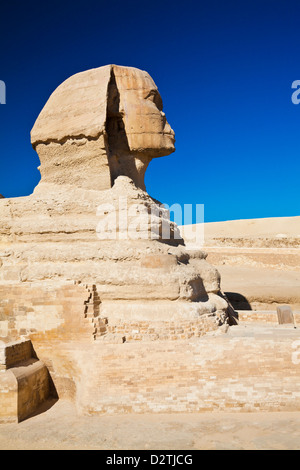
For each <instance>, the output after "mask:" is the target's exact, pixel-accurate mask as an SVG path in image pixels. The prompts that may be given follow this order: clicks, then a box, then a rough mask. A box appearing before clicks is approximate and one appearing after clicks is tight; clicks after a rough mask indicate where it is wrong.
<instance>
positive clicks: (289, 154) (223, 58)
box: [0, 0, 300, 222]
mask: <svg viewBox="0 0 300 470" xmlns="http://www.w3.org/2000/svg"><path fill="white" fill-rule="evenodd" d="M0 10H1V11H0V38H1V56H0V57H1V61H0V80H3V81H4V82H5V83H6V91H7V96H6V104H5V105H0V123H1V126H0V193H1V194H3V195H4V196H6V197H16V196H24V195H28V194H30V193H31V192H32V191H33V189H34V187H35V186H36V184H37V183H38V181H39V179H40V176H39V172H38V171H37V166H38V165H39V160H38V157H37V154H36V153H35V151H34V150H33V149H32V148H31V144H30V130H31V128H32V126H33V124H34V122H35V120H36V118H37V116H38V114H39V112H40V111H41V109H42V108H43V106H44V104H45V103H46V101H47V99H48V98H49V96H50V94H51V93H52V92H53V91H54V89H55V88H56V87H57V86H58V85H59V84H60V83H61V82H62V81H64V80H65V79H67V78H68V77H69V76H71V75H73V74H75V73H77V72H81V71H83V70H87V69H90V68H94V67H100V66H102V65H107V64H117V65H128V66H133V67H137V68H140V69H143V70H147V71H148V72H149V73H150V75H151V76H152V78H153V79H154V81H155V82H156V84H157V86H158V88H159V91H160V93H161V95H162V98H163V102H164V111H165V113H166V116H167V119H168V121H169V123H170V124H171V126H172V128H173V129H174V130H175V133H176V152H175V153H174V154H172V155H170V156H169V157H164V158H159V159H156V160H154V161H152V162H151V164H150V166H149V168H148V170H147V173H146V186H147V190H148V192H149V193H150V194H151V196H153V197H155V198H156V199H159V200H160V201H161V202H164V203H167V204H169V205H171V204H174V203H179V204H194V205H195V204H204V205H205V221H207V222H211V221H221V220H231V219H249V218H260V217H280V216H294V215H300V204H299V203H300V196H299V173H300V158H299V156H300V126H299V123H300V104H299V105H295V104H293V103H292V100H291V96H292V93H293V91H294V90H292V88H291V86H292V82H293V81H294V80H300V58H299V50H300V1H299V0H297V1H293V0H207V1H203V0H198V1H190V0H184V1H178V0H173V1H169V0H160V1H157V0H152V1H147V2H146V1H143V0H139V1H131V0H126V1H119V0H114V1H103V0H98V1H94V0H85V1H76V0H74V1H69V0H60V1H57V0H52V1H51V2H39V3H38V2H36V1H34V2H33V1H31V0H26V2H24V1H16V0H15V1H14V0H10V1H8V0H6V1H5V2H2V3H1V7H0Z"/></svg>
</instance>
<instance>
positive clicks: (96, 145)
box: [0, 65, 228, 412]
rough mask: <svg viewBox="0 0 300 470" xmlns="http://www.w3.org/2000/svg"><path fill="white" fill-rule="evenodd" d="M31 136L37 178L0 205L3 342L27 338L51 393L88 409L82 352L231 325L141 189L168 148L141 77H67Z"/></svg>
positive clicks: (208, 277) (156, 105) (216, 283)
mask: <svg viewBox="0 0 300 470" xmlns="http://www.w3.org/2000/svg"><path fill="white" fill-rule="evenodd" d="M31 141H32V145H33V146H34V148H35V149H36V151H37V153H38V155H39V157H40V161H41V166H40V172H41V181H40V183H39V184H38V186H37V187H36V188H35V190H34V193H33V194H32V195H30V196H28V197H22V198H17V199H3V200H1V201H0V214H1V225H0V337H1V336H2V337H6V338H7V339H8V338H9V339H11V340H12V339H13V340H17V339H19V338H20V337H21V336H22V337H25V338H30V339H31V340H32V341H33V343H34V348H35V350H37V351H38V357H39V358H40V359H41V360H42V361H43V362H44V363H45V364H46V365H47V367H48V369H49V371H50V373H51V376H52V378H53V381H54V384H55V386H56V388H57V390H58V393H59V396H66V397H68V398H70V399H74V400H75V401H76V400H77V399H78V397H79V389H80V401H81V404H82V409H86V407H85V406H84V404H83V401H84V400H86V403H88V402H89V401H90V397H89V390H88V389H86V391H84V390H85V385H84V383H82V377H83V370H84V368H85V367H88V366H87V365H86V364H83V363H82V358H83V351H85V353H86V354H88V355H89V354H92V355H93V357H94V358H97V357H98V356H97V354H96V355H95V350H98V352H99V353H100V351H105V348H106V347H107V345H108V344H116V343H119V345H120V346H121V347H122V345H124V344H126V345H127V346H128V347H131V346H130V344H131V343H136V342H143V343H145V344H147V343H149V342H151V343H154V342H163V341H172V342H174V343H175V342H176V341H182V340H188V339H189V338H199V337H200V336H203V335H204V334H205V333H207V332H212V331H215V330H217V329H218V328H219V326H221V325H223V324H224V323H227V322H228V304H227V301H226V300H225V299H224V298H223V295H222V293H221V288H220V276H219V273H218V272H217V270H216V269H215V268H213V267H212V266H211V265H209V264H208V263H207V261H206V254H205V253H203V252H202V251H199V250H196V251H187V250H186V248H185V246H184V240H183V239H182V238H181V236H180V233H179V230H178V227H177V226H176V224H174V223H172V222H170V220H169V215H168V212H167V211H166V209H165V208H164V207H163V206H162V204H161V203H159V202H158V201H156V200H154V199H153V198H151V197H150V196H149V195H148V194H147V192H146V190H145V183H144V175H145V171H146V168H147V166H148V165H149V163H150V161H151V160H152V159H153V158H156V157H161V156H164V155H169V154H171V153H172V152H173V151H174V150H175V147H174V142H175V138H174V132H173V131H172V129H171V127H170V126H169V124H168V123H167V121H166V117H165V114H164V113H163V111H162V101H161V97H160V95H159V93H158V90H157V87H156V85H155V83H154V82H153V80H152V79H151V77H150V76H149V75H148V74H147V73H146V72H143V71H140V70H138V69H134V68H130V67H120V66H115V65H109V66H105V67H100V68H99V69H93V70H91V71H87V72H82V73H79V74H77V75H75V76H73V77H71V78H69V79H68V80H66V81H65V82H64V83H63V84H62V85H60V86H59V87H58V88H57V90H55V91H54V93H53V94H52V95H51V97H50V98H49V100H48V102H47V103H46V105H45V107H44V109H43V110H42V112H41V113H40V115H39V117H38V119H37V121H36V123H35V125H34V127H33V129H32V132H31ZM91 343H92V344H93V349H90V348H91V347H92V346H91ZM49 348H50V349H49ZM146 349H147V348H146ZM175 349H176V348H175V346H174V351H175ZM64 351H66V352H64ZM95 360H96V359H95ZM122 363H123V362H122V357H120V358H119V360H118V364H119V365H120V367H122ZM91 364H94V362H91ZM89 380H91V381H92V380H93V374H92V373H91V377H90V378H89ZM93 393H94V392H93ZM103 393H104V392H103V390H102V391H100V390H99V394H100V395H101V396H102V398H101V400H102V399H103ZM105 393H107V391H106V392H105ZM108 393H109V392H108ZM104 401H105V399H104ZM97 406H98V405H97V397H96V398H95V404H94V409H91V410H90V411H91V412H97V409H98V408H97ZM101 410H103V401H102V404H101Z"/></svg>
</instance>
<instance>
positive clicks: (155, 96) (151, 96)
mask: <svg viewBox="0 0 300 470" xmlns="http://www.w3.org/2000/svg"><path fill="white" fill-rule="evenodd" d="M145 99H146V100H150V101H152V102H153V103H154V104H155V105H156V106H157V108H158V109H159V110H160V111H162V109H163V104H162V99H161V97H160V94H159V93H158V91H157V90H151V91H150V92H149V93H148V95H147V96H146V98H145Z"/></svg>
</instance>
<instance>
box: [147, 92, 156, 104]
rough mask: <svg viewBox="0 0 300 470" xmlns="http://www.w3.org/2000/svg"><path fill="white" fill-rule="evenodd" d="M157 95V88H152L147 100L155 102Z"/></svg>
mask: <svg viewBox="0 0 300 470" xmlns="http://www.w3.org/2000/svg"><path fill="white" fill-rule="evenodd" d="M156 95H157V92H156V91H155V90H151V91H150V92H149V93H148V95H147V96H146V98H145V99H146V100H150V101H153V103H154V102H155V98H156Z"/></svg>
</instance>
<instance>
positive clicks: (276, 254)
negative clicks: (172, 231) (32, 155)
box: [180, 216, 300, 309]
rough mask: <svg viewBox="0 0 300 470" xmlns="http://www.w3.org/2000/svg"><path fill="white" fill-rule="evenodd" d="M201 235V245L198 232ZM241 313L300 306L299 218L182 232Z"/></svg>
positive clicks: (189, 228) (208, 225) (190, 227)
mask: <svg viewBox="0 0 300 470" xmlns="http://www.w3.org/2000/svg"><path fill="white" fill-rule="evenodd" d="M197 230H198V241H197V239H196V233H197ZM201 230H202V233H203V244H202V248H203V245H204V248H205V251H206V252H207V253H208V257H207V259H208V261H209V262H210V263H211V264H213V265H215V266H216V267H217V268H218V270H219V272H220V274H221V278H222V283H221V285H222V289H223V291H224V292H227V293H228V294H229V297H230V299H231V300H232V301H233V302H234V303H235V306H236V308H252V309H255V308H260V309H261V308H268V309H274V308H275V307H276V305H277V304H282V303H287V304H290V305H292V306H294V307H295V308H297V309H299V307H300V217H299V216H297V217H280V218H267V219H249V220H231V221H227V222H212V223H206V224H204V226H200V225H187V226H182V227H180V231H181V234H182V235H183V237H184V238H185V240H186V245H187V247H188V248H189V249H195V248H200V247H201V243H199V240H200V239H201V236H200V234H201Z"/></svg>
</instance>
